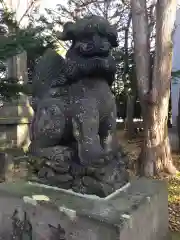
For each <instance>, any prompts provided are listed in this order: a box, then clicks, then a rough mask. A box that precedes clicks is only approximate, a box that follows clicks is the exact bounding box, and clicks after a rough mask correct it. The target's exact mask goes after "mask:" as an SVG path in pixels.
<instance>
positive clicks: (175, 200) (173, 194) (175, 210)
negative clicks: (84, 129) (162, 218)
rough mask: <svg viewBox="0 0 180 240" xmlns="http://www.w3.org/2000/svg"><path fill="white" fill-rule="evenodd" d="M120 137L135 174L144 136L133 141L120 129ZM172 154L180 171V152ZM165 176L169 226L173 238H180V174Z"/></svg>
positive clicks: (174, 239)
mask: <svg viewBox="0 0 180 240" xmlns="http://www.w3.org/2000/svg"><path fill="white" fill-rule="evenodd" d="M118 139H119V143H120V144H121V145H122V146H123V147H124V149H125V152H126V153H127V154H128V156H129V159H130V166H131V167H132V171H131V174H133V169H134V168H135V165H136V160H137V157H138V155H139V152H140V146H141V142H142V138H141V137H136V138H134V139H133V140H132V141H128V140H127V138H126V136H125V132H124V131H118ZM172 155H173V161H174V164H175V165H176V167H177V169H178V170H179V171H180V154H179V153H176V152H173V153H172ZM163 178H164V179H165V181H167V182H168V188H169V228H170V230H171V232H172V239H173V240H180V175H179V176H178V175H177V176H176V177H174V178H170V177H169V176H166V175H165V176H163Z"/></svg>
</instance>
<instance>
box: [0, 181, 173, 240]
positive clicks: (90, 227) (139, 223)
mask: <svg viewBox="0 0 180 240" xmlns="http://www.w3.org/2000/svg"><path fill="white" fill-rule="evenodd" d="M167 234H168V193H167V187H166V184H165V183H164V182H161V181H157V180H147V179H136V180H133V181H132V182H131V184H130V186H129V187H128V188H124V190H122V191H120V192H118V194H114V195H113V196H111V197H110V198H108V199H99V198H97V197H92V196H91V197H87V196H80V195H75V194H73V193H71V192H69V193H68V192H64V191H62V190H58V189H56V188H52V187H45V186H41V185H38V184H36V185H34V184H30V183H25V182H16V183H3V184H0V239H12V238H11V237H12V235H14V238H13V239H23V240H25V239H26V240H30V239H31V240H32V239H33V240H43V239H44V240H45V239H46V240H59V239H61V240H63V239H64V240H65V239H66V240H87V239H89V240H113V239H114V240H117V239H121V240H163V239H166V237H167Z"/></svg>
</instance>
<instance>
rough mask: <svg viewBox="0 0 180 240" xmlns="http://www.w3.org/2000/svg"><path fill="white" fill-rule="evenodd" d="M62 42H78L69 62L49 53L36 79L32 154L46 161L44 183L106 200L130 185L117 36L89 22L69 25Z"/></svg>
mask: <svg viewBox="0 0 180 240" xmlns="http://www.w3.org/2000/svg"><path fill="white" fill-rule="evenodd" d="M59 37H60V38H61V39H62V40H63V41H67V40H72V45H71V47H70V48H69V50H68V51H67V54H66V58H65V59H63V58H62V57H61V56H59V55H58V54H57V53H56V52H55V51H53V50H48V51H47V52H46V53H45V55H44V56H43V57H42V58H41V60H40V62H39V63H38V64H37V67H36V71H35V74H34V78H33V83H32V85H33V104H32V107H33V109H34V111H35V116H34V119H33V123H32V127H31V145H30V152H31V154H33V155H35V156H37V157H39V158H43V159H45V161H44V166H43V168H42V169H40V171H39V173H38V177H39V178H40V181H41V182H43V181H44V183H49V184H50V185H55V186H59V187H63V186H64V184H65V183H66V182H68V186H69V187H70V188H73V189H74V190H75V191H77V192H81V193H87V194H92V193H94V194H97V195H99V196H106V195H108V194H109V193H111V192H113V191H114V190H115V189H118V188H119V187H121V186H123V185H124V183H126V182H127V181H128V173H127V171H126V167H125V166H124V165H125V164H124V159H125V157H123V156H121V155H118V154H117V152H118V151H120V150H118V148H117V141H116V138H115V131H116V103H115V98H114V96H113V94H112V91H111V85H112V83H113V81H114V78H115V73H116V62H115V60H114V58H113V57H112V56H111V52H112V51H111V50H112V49H113V48H115V47H117V46H118V42H117V31H116V29H115V28H114V27H113V26H111V25H110V23H109V22H108V21H107V20H106V19H104V18H102V17H100V16H88V17H84V18H83V19H79V20H77V22H75V23H67V24H65V26H64V29H63V32H62V34H60V35H59ZM92 169H95V171H94V172H93V173H92V171H91V170H92ZM102 170H103V171H102ZM102 172H103V173H102ZM66 185H67V184H66Z"/></svg>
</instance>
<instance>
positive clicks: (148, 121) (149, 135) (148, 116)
mask: <svg viewBox="0 0 180 240" xmlns="http://www.w3.org/2000/svg"><path fill="white" fill-rule="evenodd" d="M131 8H132V23H133V36H134V49H135V61H136V73H137V84H138V91H139V98H140V102H141V108H142V114H143V119H144V142H143V146H142V151H141V155H140V158H139V170H140V173H141V174H143V175H145V176H153V175H155V174H156V173H159V172H160V171H162V170H166V171H167V172H169V173H171V174H174V173H176V168H175V167H174V165H173V163H172V157H171V151H170V145H169V138H168V130H167V118H168V105H169V94H170V81H171V63H172V39H171V38H172V31H173V28H174V20H175V15H176V0H157V3H156V42H155V57H154V59H153V63H152V64H151V56H150V32H149V25H148V13H147V2H146V1H145V0H143V1H140V0H131ZM151 65H152V66H153V68H151Z"/></svg>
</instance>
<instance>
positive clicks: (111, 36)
mask: <svg viewBox="0 0 180 240" xmlns="http://www.w3.org/2000/svg"><path fill="white" fill-rule="evenodd" d="M109 40H110V43H111V45H112V47H113V48H116V47H118V46H119V43H118V34H117V31H116V25H115V24H114V25H111V27H110V32H109Z"/></svg>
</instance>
